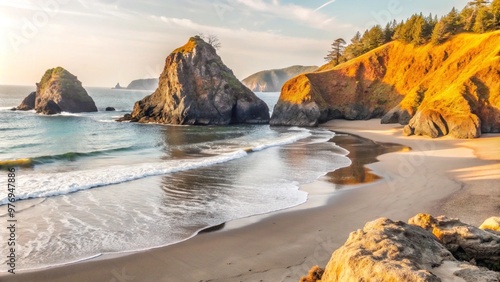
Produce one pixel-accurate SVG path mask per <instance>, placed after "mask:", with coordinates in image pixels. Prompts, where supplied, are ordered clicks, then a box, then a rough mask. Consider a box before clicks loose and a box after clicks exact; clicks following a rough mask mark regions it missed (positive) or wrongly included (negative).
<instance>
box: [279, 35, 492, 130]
mask: <svg viewBox="0 0 500 282" xmlns="http://www.w3.org/2000/svg"><path fill="white" fill-rule="evenodd" d="M498 42H500V31H497V32H491V33H488V34H461V35H457V36H455V37H454V38H452V39H450V40H449V41H447V42H446V43H444V44H442V45H439V46H435V45H432V44H428V45H425V46H414V45H413V44H409V45H407V44H404V43H401V42H398V41H394V42H391V43H389V44H386V45H384V46H382V47H380V48H377V49H375V50H373V51H371V52H369V53H367V54H365V55H363V56H361V57H359V58H356V59H353V60H351V61H348V62H346V63H343V64H341V65H338V66H333V65H330V64H327V65H325V66H323V67H321V68H319V70H318V71H316V72H313V73H307V74H302V75H299V76H297V77H294V78H292V79H291V80H289V81H287V82H286V83H285V85H284V86H283V88H282V91H281V96H280V100H279V101H278V103H277V105H276V106H275V109H274V112H273V116H272V118H271V124H273V125H301V126H303V125H306V126H307V125H310V126H314V125H317V124H318V123H321V122H325V121H328V120H331V119H336V118H342V119H349V120H350V119H370V118H382V122H383V123H395V122H399V123H401V124H404V125H407V126H406V128H405V131H404V132H405V134H406V135H412V134H417V135H427V136H430V137H439V136H443V135H451V136H453V137H456V138H474V137H479V136H480V135H481V133H494V132H500V44H498Z"/></svg>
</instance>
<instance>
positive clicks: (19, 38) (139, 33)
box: [0, 0, 468, 87]
mask: <svg viewBox="0 0 500 282" xmlns="http://www.w3.org/2000/svg"><path fill="white" fill-rule="evenodd" d="M467 2H468V0H419V1H415V0H302V1H299V0H289V1H285V0H232V1H230V0H0V84H3V85H5V84H7V85H34V83H36V82H38V81H40V79H41V77H42V75H43V73H44V72H45V71H46V70H47V69H49V68H53V67H57V66H62V67H64V68H66V69H67V70H68V71H70V72H71V73H73V74H74V75H76V76H78V79H79V80H80V81H82V83H83V85H84V86H103V87H112V86H114V85H115V84H116V83H117V82H120V83H121V84H122V85H127V84H128V83H129V82H130V81H132V80H134V79H140V78H151V77H159V75H160V73H161V71H162V70H163V67H164V63H165V58H166V57H167V56H168V55H169V54H170V52H171V51H172V50H174V49H175V48H177V47H179V46H182V45H184V44H185V43H186V42H187V41H188V39H189V37H191V36H193V35H196V34H199V33H204V34H215V35H217V36H218V37H219V39H220V42H221V44H222V47H221V48H220V50H219V51H218V53H219V55H220V56H221V57H222V59H223V61H224V63H225V64H226V65H227V66H228V67H229V68H231V69H232V70H233V72H234V73H235V75H236V76H237V77H238V78H239V79H244V78H245V77H247V76H249V75H251V74H253V73H255V72H258V71H261V70H266V69H275V68H283V67H288V66H291V65H318V66H319V65H322V64H324V59H323V57H324V56H325V55H326V53H327V52H328V50H329V49H330V44H331V43H332V42H333V41H334V40H335V39H337V38H339V37H341V38H344V39H345V40H346V41H347V42H349V40H350V39H351V38H352V37H353V35H354V34H355V33H356V31H361V32H363V31H364V30H365V29H367V28H369V27H371V26H373V25H375V24H381V25H385V24H386V23H387V22H388V21H391V20H392V19H396V20H398V21H400V20H403V19H406V18H408V17H409V16H411V15H412V14H414V13H420V12H423V13H424V14H426V15H427V14H429V13H431V12H432V13H433V14H437V15H438V16H441V15H444V14H446V13H448V12H449V11H450V10H451V8H452V7H454V6H455V7H457V8H459V9H462V8H463V7H464V6H465V5H466V3H467Z"/></svg>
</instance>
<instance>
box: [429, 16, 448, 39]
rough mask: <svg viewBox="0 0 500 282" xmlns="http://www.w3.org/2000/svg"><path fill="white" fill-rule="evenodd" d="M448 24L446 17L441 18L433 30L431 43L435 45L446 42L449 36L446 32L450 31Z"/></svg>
mask: <svg viewBox="0 0 500 282" xmlns="http://www.w3.org/2000/svg"><path fill="white" fill-rule="evenodd" d="M448 29H449V27H448V25H447V22H446V19H445V18H441V20H440V21H439V22H438V23H437V24H436V26H435V27H434V30H433V31H432V36H431V43H432V44H434V45H438V44H441V43H442V42H444V41H445V40H446V39H447V37H446V34H447V32H448Z"/></svg>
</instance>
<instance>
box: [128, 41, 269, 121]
mask: <svg viewBox="0 0 500 282" xmlns="http://www.w3.org/2000/svg"><path fill="white" fill-rule="evenodd" d="M269 119H270V118H269V108H268V107H267V105H266V103H265V102H264V101H262V100H260V99H259V98H258V97H257V96H256V95H255V94H254V93H253V92H252V91H250V89H248V88H247V87H246V86H244V85H243V84H242V83H241V82H240V81H239V80H238V79H237V78H236V77H235V76H234V74H233V72H232V70H231V69H229V68H228V67H227V66H226V65H224V63H223V62H222V59H221V58H220V57H219V56H218V55H217V53H216V51H215V49H214V47H212V45H210V44H208V43H206V42H205V41H203V39H201V38H200V37H199V36H195V37H192V38H190V39H189V41H188V42H187V43H186V45H184V46H182V47H180V48H177V49H176V50H174V51H173V52H172V53H171V54H170V55H169V56H168V57H167V59H166V63H165V68H164V70H163V73H162V74H161V76H160V80H159V84H158V88H157V89H156V91H155V92H154V93H153V94H151V95H149V96H147V97H145V98H144V99H142V100H141V101H138V102H136V103H135V105H134V109H133V111H132V113H131V115H126V116H125V117H123V118H122V119H121V120H130V121H132V122H140V123H148V122H154V123H163V124H183V125H227V124H238V123H247V124H265V123H268V122H269Z"/></svg>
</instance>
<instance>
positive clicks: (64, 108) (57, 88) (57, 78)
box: [17, 67, 97, 115]
mask: <svg viewBox="0 0 500 282" xmlns="http://www.w3.org/2000/svg"><path fill="white" fill-rule="evenodd" d="M17 109H18V110H24V111H27V110H33V109H35V110H36V112H37V113H41V114H47V115H53V114H58V113H61V112H69V113H81V112H97V107H96V105H95V103H94V100H92V97H90V96H89V94H88V93H87V91H86V90H85V89H84V88H83V87H82V83H81V82H80V81H79V80H78V79H77V77H76V76H74V75H72V74H71V73H70V72H68V71H67V70H65V69H64V68H62V67H57V68H53V69H49V70H47V71H46V72H45V74H44V75H43V77H42V79H41V80H40V82H39V83H37V84H36V92H32V93H31V94H30V95H28V97H26V98H25V99H24V100H23V102H22V103H21V105H19V106H18V107H17Z"/></svg>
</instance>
